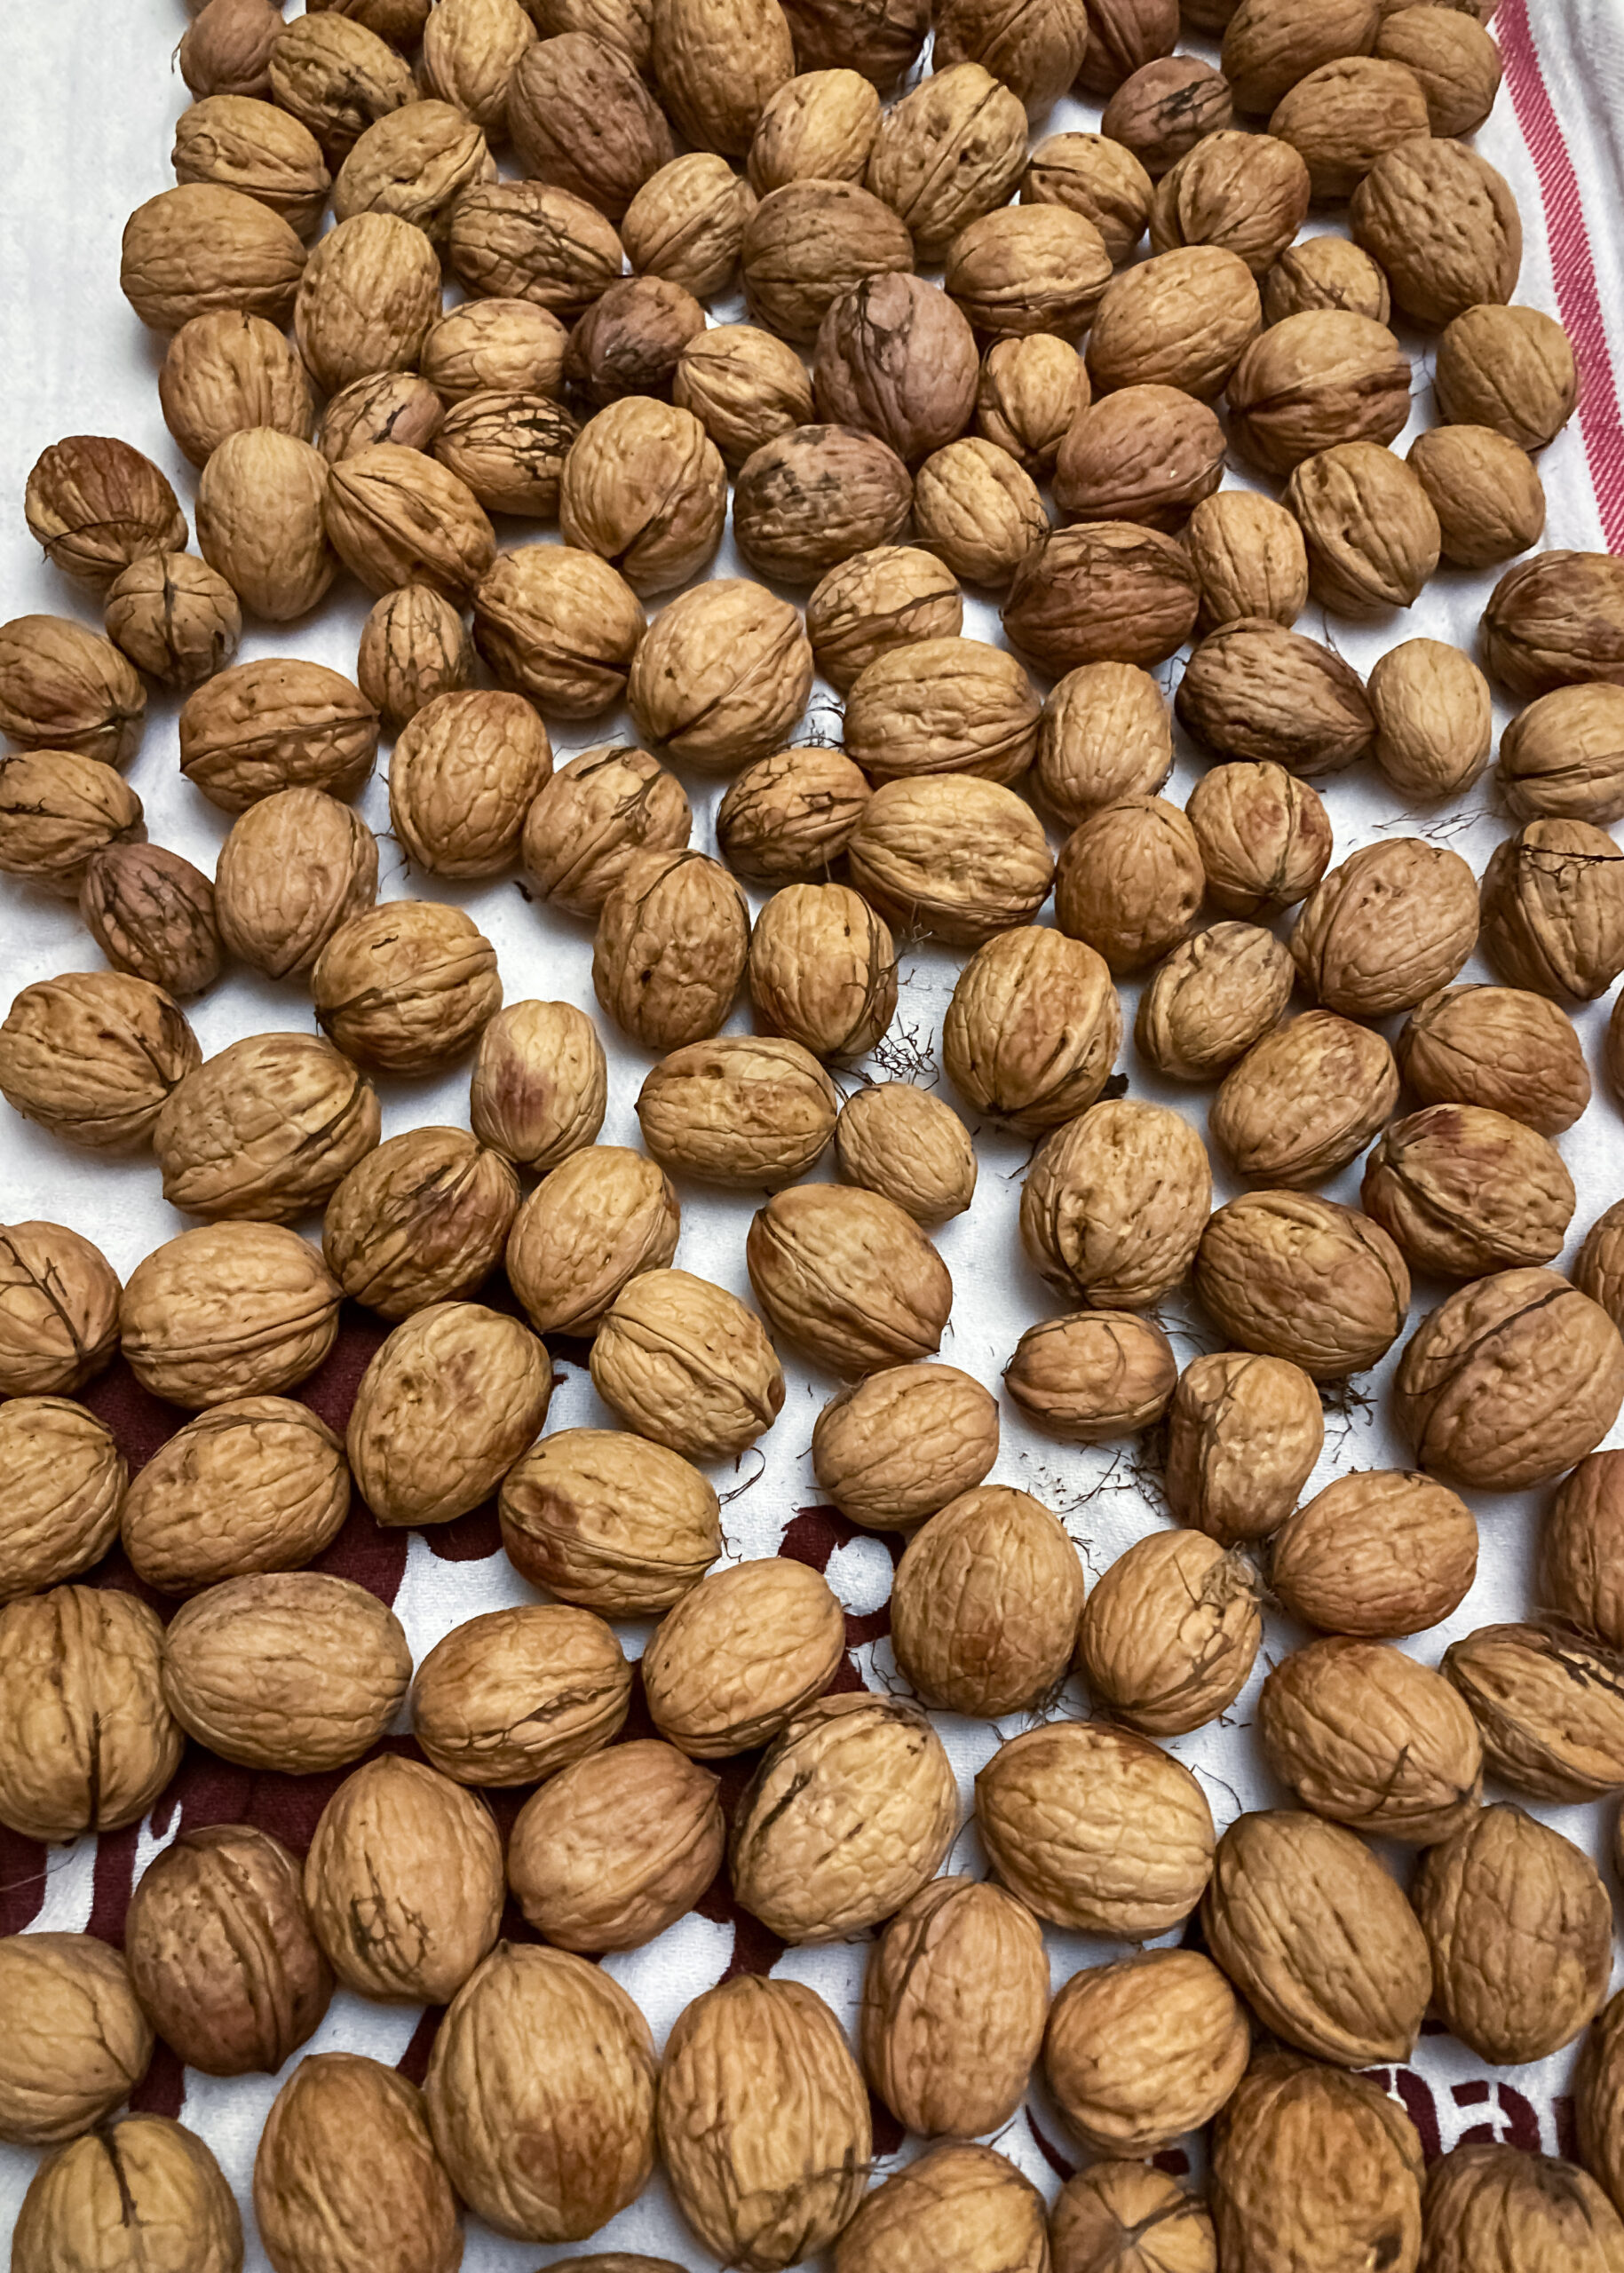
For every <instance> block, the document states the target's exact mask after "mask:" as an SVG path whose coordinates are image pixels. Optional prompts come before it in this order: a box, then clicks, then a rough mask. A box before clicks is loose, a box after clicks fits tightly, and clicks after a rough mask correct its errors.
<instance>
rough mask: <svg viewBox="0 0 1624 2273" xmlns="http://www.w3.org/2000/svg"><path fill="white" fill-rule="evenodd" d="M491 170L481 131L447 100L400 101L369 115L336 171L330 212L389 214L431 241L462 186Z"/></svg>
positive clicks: (441, 237)
mask: <svg viewBox="0 0 1624 2273" xmlns="http://www.w3.org/2000/svg"><path fill="white" fill-rule="evenodd" d="M494 175H495V164H494V162H493V161H492V158H491V154H490V152H489V150H488V149H487V147H486V141H485V137H484V135H483V134H482V133H481V132H480V131H479V127H478V126H477V125H476V124H475V123H474V122H473V120H472V119H471V118H470V117H469V116H468V115H467V113H466V112H465V111H463V110H461V109H459V108H458V107H457V106H456V104H454V103H446V102H437V101H434V100H432V99H430V100H426V101H423V102H412V103H406V104H404V105H402V107H400V109H399V110H393V111H389V112H387V113H386V114H385V115H384V117H382V118H379V119H375V120H374V121H373V123H372V124H371V125H370V126H368V128H367V130H366V131H365V132H364V133H363V134H362V135H361V136H360V139H358V140H357V142H356V143H355V146H354V147H353V149H352V150H351V151H350V154H349V155H348V156H347V157H346V158H345V162H344V163H343V165H342V166H340V168H339V169H338V174H337V179H336V180H335V182H334V184H333V213H334V217H335V218H336V220H337V223H338V224H339V225H340V226H342V225H343V224H344V223H345V221H348V220H351V219H353V217H354V216H355V215H356V214H357V213H393V214H397V215H399V217H400V219H401V220H403V221H409V222H411V223H412V225H413V226H414V227H416V228H419V229H421V230H422V231H423V233H424V235H425V236H426V237H428V238H429V239H430V240H431V242H433V243H435V244H442V243H443V242H445V238H446V234H447V231H448V229H449V227H450V223H451V211H452V208H453V207H454V206H455V205H456V201H457V199H458V198H459V197H460V196H461V195H462V194H463V191H464V190H465V189H468V188H470V187H471V186H472V185H473V184H474V183H475V182H479V181H488V180H490V179H491V178H493V177H494Z"/></svg>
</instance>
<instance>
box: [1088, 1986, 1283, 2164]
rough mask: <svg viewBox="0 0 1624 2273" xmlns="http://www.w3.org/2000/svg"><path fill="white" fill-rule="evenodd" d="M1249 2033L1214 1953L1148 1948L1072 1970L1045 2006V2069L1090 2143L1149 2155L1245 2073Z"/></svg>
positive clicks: (1208, 2113) (1201, 2118) (1204, 2119)
mask: <svg viewBox="0 0 1624 2273" xmlns="http://www.w3.org/2000/svg"><path fill="white" fill-rule="evenodd" d="M1251 2036H1252V2031H1251V2028H1250V2026H1249V2024H1248V2020H1247V2016H1246V2014H1245V2012H1244V2011H1243V2009H1242V2008H1241V2006H1240V2000H1238V1999H1237V1997H1236V1995H1235V1992H1234V1991H1233V1990H1232V1988H1231V1987H1230V1985H1229V1984H1228V1982H1227V1981H1226V1980H1225V1979H1224V1976H1223V1975H1222V1974H1221V1973H1220V1972H1219V1970H1218V1968H1217V1967H1216V1965H1214V1963H1213V1962H1212V1960H1211V1959H1210V1958H1207V1957H1203V1956H1202V1955H1201V1954H1200V1952H1199V1951H1197V1950H1145V1951H1142V1952H1140V1953H1139V1954H1138V1955H1137V1956H1135V1957H1126V1958H1119V1959H1118V1960H1117V1961H1116V1962H1115V1963H1114V1964H1113V1965H1094V1966H1085V1967H1084V1968H1083V1969H1082V1971H1081V1972H1080V1973H1074V1974H1073V1976H1072V1977H1071V1979H1070V1980H1069V1981H1068V1982H1067V1983H1066V1985H1065V1987H1064V1988H1063V1989H1062V1990H1061V1992H1060V1993H1059V1995H1058V1997H1057V1998H1056V1999H1055V2001H1054V2004H1053V2005H1052V2007H1051V2008H1050V2015H1049V2023H1048V2026H1047V2027H1046V2028H1045V2030H1044V2031H1043V2074H1044V2079H1045V2080H1046V2081H1047V2083H1048V2085H1049V2088H1050V2092H1051V2093H1052V2094H1053V2095H1054V2098H1055V2101H1056V2103H1057V2105H1058V2107H1059V2110H1060V2112H1061V2114H1062V2115H1063V2116H1064V2117H1065V2118H1066V2123H1067V2125H1068V2126H1069V2127H1070V2129H1071V2130H1072V2131H1073V2133H1074V2134H1076V2136H1077V2137H1078V2138H1079V2139H1081V2141H1082V2142H1083V2144H1084V2145H1085V2146H1086V2147H1089V2148H1091V2149H1092V2150H1093V2151H1094V2152H1095V2153H1096V2154H1102V2155H1107V2154H1108V2155H1134V2154H1142V2155H1149V2154H1153V2153H1154V2152H1155V2151H1156V2150H1158V2149H1160V2148H1162V2147H1165V2146H1167V2145H1168V2143H1169V2142H1171V2141H1172V2140H1174V2139H1176V2138H1179V2137H1182V2136H1183V2134H1184V2133H1185V2132H1186V2131H1194V2130H1198V2129H1199V2128H1200V2126H1202V2125H1203V2124H1205V2123H1208V2122H1210V2121H1211V2119H1212V2118H1213V2116H1214V2115H1216V2113H1217V2111H1218V2110H1219V2109H1220V2108H1221V2107H1222V2106H1223V2105H1224V2102H1225V2101H1226V2100H1227V2099H1228V2098H1229V2097H1230V2095H1231V2094H1232V2092H1233V2090H1234V2089H1235V2087H1236V2086H1237V2085H1238V2084H1239V2083H1240V2079H1241V2077H1242V2075H1243V2074H1244V2073H1245V2071H1246V2064H1247V2055H1248V2052H1249V2051H1250V2050H1251Z"/></svg>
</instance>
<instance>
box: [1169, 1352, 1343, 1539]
mask: <svg viewBox="0 0 1624 2273" xmlns="http://www.w3.org/2000/svg"><path fill="white" fill-rule="evenodd" d="M1324 1444H1325V1414H1324V1412H1323V1409H1322V1408H1321V1406H1320V1403H1319V1391H1318V1390H1316V1389H1315V1387H1314V1384H1313V1382H1311V1380H1310V1379H1309V1377H1308V1375H1307V1374H1305V1373H1304V1372H1303V1370H1302V1368H1301V1367H1300V1366H1295V1365H1292V1364H1291V1363H1290V1362H1289V1361H1288V1360H1287V1359H1286V1358H1266V1357H1255V1356H1252V1355H1249V1354H1248V1353H1245V1352H1242V1351H1240V1350H1214V1351H1212V1352H1210V1353H1208V1355H1206V1356H1203V1357H1200V1358H1192V1360H1191V1362H1190V1364H1189V1365H1187V1366H1185V1368H1184V1372H1183V1373H1182V1374H1180V1375H1179V1380H1178V1387H1177V1388H1176V1390H1175V1391H1174V1392H1173V1401H1172V1404H1171V1405H1170V1406H1169V1407H1168V1450H1167V1469H1166V1489H1167V1495H1168V1508H1169V1509H1170V1510H1171V1511H1172V1513H1173V1514H1174V1516H1176V1517H1177V1519H1178V1521H1179V1522H1180V1523H1181V1524H1189V1525H1193V1527H1194V1528H1195V1529H1196V1530H1197V1531H1199V1532H1205V1533H1206V1535H1207V1537H1208V1539H1210V1540H1216V1543H1217V1544H1218V1545H1219V1546H1220V1547H1234V1546H1237V1545H1239V1544H1240V1542H1241V1541H1243V1540H1255V1539H1264V1538H1267V1536H1268V1534H1269V1533H1270V1532H1271V1531H1274V1530H1276V1529H1277V1528H1278V1527H1279V1525H1280V1524H1281V1523H1282V1522H1285V1521H1287V1520H1288V1519H1289V1518H1290V1516H1291V1511H1292V1509H1294V1508H1295V1505H1296V1501H1297V1494H1298V1493H1299V1492H1300V1491H1301V1490H1302V1489H1303V1485H1304V1484H1305V1483H1306V1482H1307V1481H1308V1477H1309V1474H1310V1472H1311V1469H1313V1467H1314V1464H1315V1462H1316V1461H1318V1460H1319V1454H1320V1452H1321V1450H1322V1448H1323V1446H1324Z"/></svg>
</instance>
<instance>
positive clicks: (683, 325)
mask: <svg viewBox="0 0 1624 2273" xmlns="http://www.w3.org/2000/svg"><path fill="white" fill-rule="evenodd" d="M704 329H705V311H704V310H703V308H701V305H700V304H699V302H698V301H697V300H696V299H695V298H694V297H693V294H692V292H689V291H685V289H684V288H683V287H682V286H681V285H680V284H671V283H668V282H667V281H666V280H665V279H664V278H663V277H660V276H622V277H621V278H620V279H619V280H618V281H616V282H615V283H613V284H611V285H610V287H609V289H608V290H607V291H606V293H605V294H604V296H603V297H602V299H601V300H598V302H597V303H596V304H595V305H593V306H591V307H590V308H589V309H588V310H587V312H586V313H585V315H583V316H582V319H581V321H580V322H579V323H577V325H576V326H575V328H574V331H572V332H571V334H570V336H569V347H568V351H567V352H566V355H565V358H564V376H565V377H566V380H567V381H568V382H569V384H570V385H571V387H572V388H574V391H575V392H576V393H577V394H578V395H579V396H580V398H581V399H582V401H584V402H585V403H587V404H589V405H590V407H591V408H593V409H595V410H601V409H603V408H605V407H606V405H607V404H609V403H611V402H618V401H619V400H621V398H622V396H623V395H629V394H638V395H661V396H669V393H670V392H671V382H672V379H673V378H674V377H675V376H676V371H677V364H678V363H679V362H680V360H682V353H683V350H684V349H685V347H686V346H687V345H688V343H689V341H690V340H692V339H695V338H697V337H699V335H700V334H701V332H702V331H703V330H704ZM453 423H455V414H454V415H453ZM502 510H503V511H509V512H511V511H519V510H525V511H530V512H532V513H534V514H535V515H537V516H539V517H540V518H542V519H545V518H546V517H547V512H548V509H547V508H546V507H545V506H544V505H543V504H541V503H533V504H532V505H530V506H528V507H527V508H523V509H520V508H518V507H515V506H511V505H510V506H506V507H503V509H502Z"/></svg>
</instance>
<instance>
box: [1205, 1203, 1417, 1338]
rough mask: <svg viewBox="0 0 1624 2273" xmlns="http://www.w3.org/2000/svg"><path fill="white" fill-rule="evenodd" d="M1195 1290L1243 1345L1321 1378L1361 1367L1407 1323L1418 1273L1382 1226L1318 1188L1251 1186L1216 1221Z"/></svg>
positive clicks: (1207, 1235) (1212, 1221)
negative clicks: (1414, 1276)
mask: <svg viewBox="0 0 1624 2273" xmlns="http://www.w3.org/2000/svg"><path fill="white" fill-rule="evenodd" d="M1194 1279H1195V1291H1196V1294H1197V1295H1198V1296H1199V1297H1200V1302H1201V1304H1202V1306H1203V1308H1204V1309H1206V1310H1207V1311H1209V1312H1210V1313H1211V1315H1212V1317H1213V1318H1214V1319H1216V1322H1217V1324H1218V1326H1219V1327H1220V1329H1221V1330H1222V1331H1223V1332H1224V1334H1226V1335H1227V1336H1228V1337H1229V1339H1230V1340H1231V1341H1232V1342H1233V1343H1234V1344H1235V1345H1236V1347H1238V1348H1239V1349H1242V1350H1256V1351H1257V1352H1258V1353H1259V1355H1261V1356H1263V1357H1270V1358H1288V1359H1289V1360H1290V1361H1291V1363H1292V1364H1294V1365H1296V1366H1301V1367H1302V1369H1303V1372H1304V1373H1305V1374H1308V1375H1309V1376H1310V1378H1311V1380H1314V1381H1340V1380H1341V1379H1342V1378H1343V1375H1344V1374H1353V1373H1362V1372H1364V1371H1365V1369H1366V1368H1367V1366H1374V1364H1375V1362H1376V1360H1377V1359H1378V1358H1381V1357H1382V1356H1383V1355H1384V1354H1385V1352H1386V1351H1387V1350H1390V1349H1391V1347H1392V1345H1393V1343H1394V1342H1396V1341H1397V1340H1398V1336H1399V1334H1401V1333H1402V1332H1403V1330H1404V1323H1405V1317H1406V1312H1407V1311H1408V1309H1409V1302H1410V1274H1409V1272H1408V1271H1407V1270H1406V1268H1405V1262H1404V1257H1403V1256H1402V1255H1400V1254H1399V1252H1398V1248H1397V1247H1395V1246H1394V1245H1393V1242H1392V1241H1391V1239H1389V1237H1388V1235H1387V1233H1386V1232H1384V1231H1383V1230H1382V1227H1381V1225H1380V1224H1374V1223H1372V1222H1371V1220H1370V1218H1369V1217H1368V1216H1361V1215H1360V1214H1359V1211H1358V1209H1357V1208H1342V1207H1339V1206H1338V1205H1337V1204H1336V1202H1335V1200H1322V1199H1321V1198H1320V1197H1319V1194H1318V1193H1316V1192H1245V1193H1243V1194H1242V1195H1241V1197H1240V1199H1239V1200H1230V1201H1229V1202H1228V1204H1227V1205H1226V1206H1224V1207H1222V1208H1218V1209H1217V1210H1216V1212H1215V1213H1214V1215H1213V1216H1211V1217H1210V1219H1209V1220H1208V1225H1207V1228H1206V1230H1205V1231H1204V1232H1202V1234H1201V1242H1200V1247H1198V1248H1197V1250H1196V1256H1195V1266H1194Z"/></svg>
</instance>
